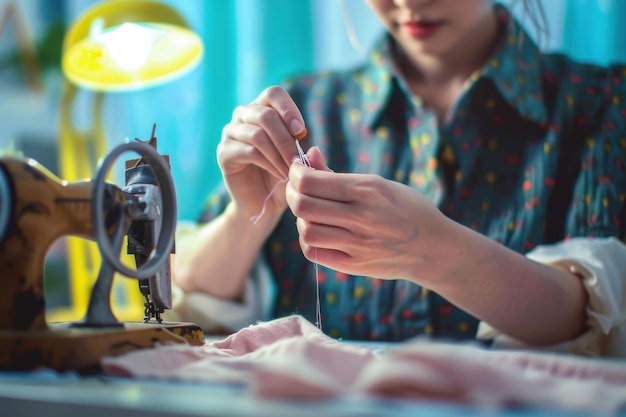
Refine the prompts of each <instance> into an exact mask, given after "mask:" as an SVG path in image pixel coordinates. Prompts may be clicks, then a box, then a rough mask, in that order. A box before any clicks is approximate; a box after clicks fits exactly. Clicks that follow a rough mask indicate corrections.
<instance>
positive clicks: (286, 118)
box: [254, 86, 305, 166]
mask: <svg viewBox="0 0 626 417" xmlns="http://www.w3.org/2000/svg"><path fill="white" fill-rule="evenodd" d="M254 103H255V104H257V105H259V108H262V109H263V110H262V111H261V112H260V113H259V114H257V115H256V116H255V117H256V118H257V119H258V121H259V123H260V125H261V126H262V127H263V128H265V129H267V130H268V133H269V135H270V137H271V138H272V140H273V141H274V145H275V146H276V148H277V149H278V150H279V152H280V154H281V155H282V157H283V160H284V161H285V163H286V164H287V166H289V164H290V163H291V161H292V160H293V159H294V157H295V156H297V155H298V153H297V150H296V148H295V145H294V143H293V140H294V137H295V136H299V135H300V134H302V133H304V131H305V127H304V118H303V117H302V114H301V113H300V109H298V106H297V105H296V103H295V102H294V101H293V99H292V98H291V97H290V96H289V94H288V93H287V92H286V91H285V90H284V89H282V88H280V87H276V86H274V87H270V88H268V89H266V90H265V91H263V92H262V93H261V94H260V95H259V97H258V98H257V99H256V100H255V101H254Z"/></svg>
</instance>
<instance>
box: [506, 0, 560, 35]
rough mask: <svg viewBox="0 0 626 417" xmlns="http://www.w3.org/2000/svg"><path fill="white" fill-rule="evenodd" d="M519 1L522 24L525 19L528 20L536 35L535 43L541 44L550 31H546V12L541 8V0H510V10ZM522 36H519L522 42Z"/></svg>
mask: <svg viewBox="0 0 626 417" xmlns="http://www.w3.org/2000/svg"><path fill="white" fill-rule="evenodd" d="M520 3H521V8H522V14H521V21H522V24H525V23H526V19H529V21H530V26H531V27H530V29H532V30H534V32H535V33H536V35H537V39H536V41H537V44H538V45H540V46H541V43H542V41H543V40H544V39H546V38H548V37H549V35H550V33H549V31H548V21H547V19H546V13H545V11H544V10H543V6H542V4H541V0H511V1H510V2H509V7H510V8H511V10H513V8H515V7H517V6H518V5H519V4H520ZM523 38H524V37H523V36H520V37H519V40H520V42H523V41H524V39H523Z"/></svg>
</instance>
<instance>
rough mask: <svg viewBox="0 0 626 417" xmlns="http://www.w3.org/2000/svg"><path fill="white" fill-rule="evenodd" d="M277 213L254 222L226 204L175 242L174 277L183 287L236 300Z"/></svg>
mask: <svg viewBox="0 0 626 417" xmlns="http://www.w3.org/2000/svg"><path fill="white" fill-rule="evenodd" d="M277 220H278V217H277V216H276V215H275V214H269V213H268V214H267V216H264V217H263V218H262V219H261V220H260V221H258V222H257V223H256V224H255V223H252V222H251V221H250V220H249V219H247V218H242V217H241V215H239V214H238V213H236V210H234V208H233V206H232V205H229V206H228V207H227V209H226V210H225V211H224V213H223V214H221V215H220V216H218V217H216V218H215V219H214V220H212V221H211V222H209V223H206V224H203V225H201V226H200V227H198V229H197V230H195V231H194V232H193V233H191V234H189V235H186V236H183V237H181V238H180V239H179V240H177V242H176V256H175V258H174V262H173V279H174V281H175V282H176V284H177V285H178V286H179V287H181V288H182V289H183V290H184V291H187V292H191V291H199V292H205V293H208V294H211V295H213V296H216V297H220V298H224V299H231V300H236V299H238V298H239V297H240V295H241V293H242V290H243V287H244V284H245V281H246V279H247V277H248V276H249V275H250V271H251V269H252V266H253V265H254V262H255V260H256V258H257V257H258V255H259V251H260V249H261V247H262V245H263V243H264V242H265V239H267V236H268V235H269V233H270V232H271V230H272V229H273V228H274V226H275V225H276V222H277Z"/></svg>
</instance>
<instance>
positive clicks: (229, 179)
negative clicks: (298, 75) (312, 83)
mask: <svg viewBox="0 0 626 417" xmlns="http://www.w3.org/2000/svg"><path fill="white" fill-rule="evenodd" d="M303 131H304V119H303V118H302V114H301V113H300V110H299V109H298V107H297V106H296V104H295V103H294V101H293V100H292V99H291V97H290V96H289V94H287V92H286V91H285V90H283V89H282V88H280V87H277V86H273V87H269V88H268V89H266V90H265V91H263V92H262V93H261V94H260V95H259V96H258V97H257V98H256V99H255V100H254V101H253V102H252V103H250V104H248V105H244V106H239V107H237V108H236V109H235V110H234V112H233V117H232V120H231V121H230V123H228V124H227V125H226V126H225V127H224V129H223V131H222V139H221V141H220V143H219V145H218V147H217V161H218V164H219V167H220V169H221V171H222V175H223V177H224V182H225V184H226V187H227V189H228V192H229V193H230V196H231V198H232V201H233V204H234V207H233V208H234V209H235V211H236V213H237V215H241V216H243V217H244V218H245V219H250V218H251V217H252V216H255V215H258V214H259V213H260V212H261V210H262V209H263V204H264V202H265V199H266V198H267V197H268V196H269V195H270V193H272V190H274V188H275V187H280V189H277V190H275V192H273V193H272V194H271V197H270V198H269V199H268V201H267V203H266V206H265V213H266V214H267V215H268V217H274V218H277V217H278V216H271V214H272V213H274V214H279V213H282V212H283V211H284V210H285V209H286V207H287V202H286V199H285V192H284V187H285V185H286V182H287V181H286V180H287V177H288V175H289V166H290V165H291V163H292V162H293V160H294V159H295V158H296V157H297V156H298V152H297V149H296V147H295V145H294V136H296V135H298V134H300V133H302V132H303ZM280 182H283V183H284V184H280Z"/></svg>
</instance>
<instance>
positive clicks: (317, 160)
mask: <svg viewBox="0 0 626 417" xmlns="http://www.w3.org/2000/svg"><path fill="white" fill-rule="evenodd" d="M306 156H307V158H309V162H310V163H311V167H312V168H315V169H317V170H321V171H328V172H333V170H332V169H330V168H329V167H328V165H326V159H325V158H324V155H322V151H320V148H318V147H317V146H313V147H311V148H310V149H309V150H308V152H307V153H306Z"/></svg>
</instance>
